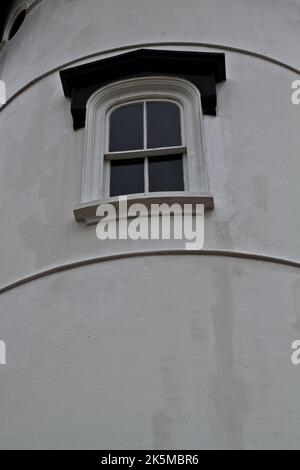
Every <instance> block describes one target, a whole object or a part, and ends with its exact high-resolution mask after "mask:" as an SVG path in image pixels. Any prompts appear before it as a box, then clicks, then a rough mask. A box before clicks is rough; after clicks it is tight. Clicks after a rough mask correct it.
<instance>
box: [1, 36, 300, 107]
mask: <svg viewBox="0 0 300 470" xmlns="http://www.w3.org/2000/svg"><path fill="white" fill-rule="evenodd" d="M154 46H193V47H195V46H196V47H207V48H209V49H221V50H227V51H230V52H235V53H239V54H244V55H249V56H251V57H256V58H258V59H261V60H264V61H266V62H269V63H272V64H274V65H278V66H280V67H283V68H285V69H287V70H289V71H291V72H294V73H296V74H298V75H300V70H299V69H297V68H295V67H292V66H291V65H288V64H285V63H284V62H281V61H279V60H277V59H273V58H272V57H268V56H265V55H263V54H259V53H258V52H252V51H248V50H245V49H239V48H236V47H231V46H225V45H224V46H223V45H220V44H210V43H208V44H206V43H197V42H190V41H188V42H184V41H179V42H172V41H170V42H150V43H140V44H133V45H130V46H120V47H115V48H112V49H107V50H104V51H101V52H94V53H92V54H88V55H86V56H84V57H79V58H77V59H74V60H72V61H69V62H66V63H64V64H61V65H60V66H58V67H55V68H54V69H51V70H49V71H48V72H45V73H43V74H41V75H39V76H38V77H37V78H35V79H34V80H31V81H30V82H28V83H27V84H26V85H24V86H23V87H22V88H20V89H19V90H18V91H17V92H16V93H15V94H14V95H12V96H11V97H10V98H9V99H8V100H7V102H6V104H5V105H3V106H2V107H1V108H0V113H1V112H2V111H4V109H5V108H7V107H8V106H9V105H10V104H11V103H12V102H13V101H14V100H15V99H17V98H18V96H20V95H22V93H24V92H25V91H26V90H28V89H29V88H31V87H32V86H34V85H35V84H36V83H38V82H40V81H42V80H43V79H44V78H47V77H49V76H50V75H53V74H54V73H56V72H59V71H60V70H62V69H64V68H68V67H71V66H73V65H75V64H77V63H78V62H82V61H84V60H88V59H93V58H96V57H100V56H102V55H106V54H113V53H115V52H122V51H130V50H132V49H137V48H143V47H154Z"/></svg>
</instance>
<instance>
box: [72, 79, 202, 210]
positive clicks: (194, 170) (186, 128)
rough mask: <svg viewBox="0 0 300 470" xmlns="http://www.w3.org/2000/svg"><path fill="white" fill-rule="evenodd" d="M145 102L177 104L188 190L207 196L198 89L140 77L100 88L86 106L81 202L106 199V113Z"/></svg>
mask: <svg viewBox="0 0 300 470" xmlns="http://www.w3.org/2000/svg"><path fill="white" fill-rule="evenodd" d="M145 99H162V100H171V101H173V102H177V103H178V104H179V105H180V107H181V108H182V112H183V122H182V126H183V138H184V145H185V146H186V148H187V181H188V191H190V192H195V193H208V178H207V169H206V160H205V155H204V149H203V136H202V106H201V96H200V93H199V91H198V89H197V88H196V87H195V86H194V85H193V84H192V83H190V82H188V81H187V80H183V79H179V78H176V77H139V78H132V79H129V80H123V81H120V82H115V83H112V84H110V85H108V86H106V87H104V88H101V89H100V90H98V91H97V92H96V93H94V95H93V96H92V97H91V98H90V99H89V101H88V103H87V115H86V141H85V158H84V167H83V186H82V200H81V202H82V203H87V202H91V201H95V200H99V199H101V198H103V197H105V196H107V194H106V193H105V171H104V164H105V161H104V156H105V151H106V148H105V143H106V139H105V136H106V121H107V119H106V117H107V114H108V113H109V111H110V110H111V109H112V108H113V107H115V106H118V105H121V104H125V103H128V102H131V101H136V100H145Z"/></svg>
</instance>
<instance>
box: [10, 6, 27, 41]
mask: <svg viewBox="0 0 300 470" xmlns="http://www.w3.org/2000/svg"><path fill="white" fill-rule="evenodd" d="M26 15H27V10H22V11H21V12H20V13H18V15H17V17H16V18H15V20H14V22H13V24H12V27H11V28H10V31H9V35H8V40H9V41H10V40H11V39H12V38H13V37H15V35H16V34H17V32H18V31H19V29H20V28H21V26H22V24H23V23H24V21H25V18H26Z"/></svg>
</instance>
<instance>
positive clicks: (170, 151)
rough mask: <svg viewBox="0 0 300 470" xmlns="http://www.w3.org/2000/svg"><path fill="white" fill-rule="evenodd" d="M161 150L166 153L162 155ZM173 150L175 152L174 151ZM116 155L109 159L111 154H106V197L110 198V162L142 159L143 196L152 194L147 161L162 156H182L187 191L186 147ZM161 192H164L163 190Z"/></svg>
mask: <svg viewBox="0 0 300 470" xmlns="http://www.w3.org/2000/svg"><path fill="white" fill-rule="evenodd" d="M162 150H163V151H165V152H166V153H162ZM174 150H175V151H174ZM116 154H117V155H113V158H110V157H111V156H112V154H106V157H107V158H106V159H105V163H106V165H105V166H106V170H105V175H106V176H105V179H106V191H105V193H106V196H107V197H110V178H111V165H110V162H111V161H115V160H131V159H134V158H144V194H148V195H150V194H152V193H151V192H150V191H149V187H150V181H149V159H151V157H163V156H170V157H172V156H174V155H181V156H182V166H183V183H184V191H189V189H190V188H189V184H188V164H187V148H186V147H168V148H166V149H155V150H150V151H145V150H136V151H134V152H116ZM120 154H121V155H120ZM128 154H134V156H132V157H131V156H129V155H128ZM161 192H164V191H163V190H162V191H161Z"/></svg>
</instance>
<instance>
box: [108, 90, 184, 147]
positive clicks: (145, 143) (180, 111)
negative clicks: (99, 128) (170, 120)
mask: <svg viewBox="0 0 300 470" xmlns="http://www.w3.org/2000/svg"><path fill="white" fill-rule="evenodd" d="M139 103H141V104H143V130H144V148H143V149H139V150H125V152H126V153H131V152H141V151H151V150H158V149H159V148H158V149H156V148H155V149H151V148H148V120H147V104H148V103H172V104H173V105H175V106H177V108H178V109H179V113H180V139H181V144H182V145H181V146H173V147H167V148H174V149H176V148H181V147H183V146H184V145H185V132H184V119H183V109H182V106H181V105H180V104H179V103H178V102H177V101H175V100H171V99H163V98H157V99H155V98H152V99H151V98H149V99H145V100H132V101H128V102H124V103H122V104H120V105H118V106H114V107H112V108H111V109H110V110H109V112H108V113H107V116H106V126H105V127H106V129H105V148H106V152H105V156H106V155H109V154H121V153H122V152H110V151H109V147H110V126H111V115H112V113H113V112H114V111H116V110H117V109H118V108H122V107H124V106H126V105H130V104H139ZM162 148H165V147H162Z"/></svg>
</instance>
